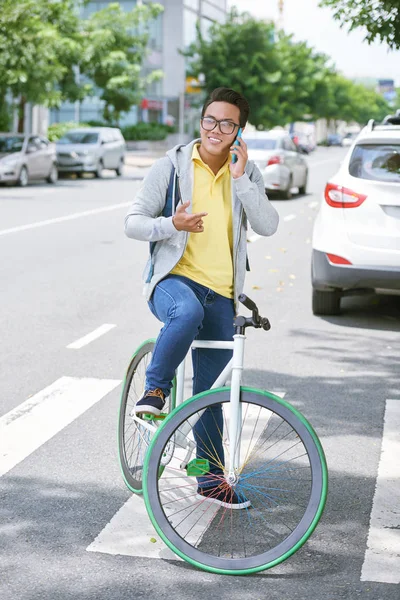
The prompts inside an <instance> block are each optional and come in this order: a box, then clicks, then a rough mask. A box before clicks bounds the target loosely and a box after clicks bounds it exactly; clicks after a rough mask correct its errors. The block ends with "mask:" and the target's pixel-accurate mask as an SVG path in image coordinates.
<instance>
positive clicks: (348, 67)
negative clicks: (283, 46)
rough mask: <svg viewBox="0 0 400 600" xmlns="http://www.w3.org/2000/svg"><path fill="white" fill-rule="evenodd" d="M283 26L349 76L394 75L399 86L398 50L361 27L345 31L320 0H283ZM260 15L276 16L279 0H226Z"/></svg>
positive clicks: (297, 39)
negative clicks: (367, 35) (373, 38)
mask: <svg viewBox="0 0 400 600" xmlns="http://www.w3.org/2000/svg"><path fill="white" fill-rule="evenodd" d="M284 2H285V4H284V14H283V20H284V30H285V31H286V33H293V34H294V39H295V40H296V41H307V42H308V44H309V45H310V46H312V47H313V48H315V50H317V51H318V52H323V53H324V54H327V55H328V56H330V57H331V59H332V61H333V63H334V64H335V65H336V68H337V70H338V71H340V72H341V73H343V75H345V76H346V77H349V78H350V79H352V78H354V77H374V78H377V79H394V80H395V82H396V85H397V86H400V51H396V52H391V51H389V49H388V46H387V45H385V44H379V43H374V44H370V45H369V44H367V42H364V41H363V39H364V37H365V36H364V34H363V30H361V29H358V30H355V31H352V32H351V33H348V32H347V31H346V29H345V28H342V29H341V28H340V26H339V23H338V22H337V21H334V20H333V17H332V14H333V12H332V9H330V8H319V7H318V3H319V0H284ZM231 6H236V7H237V8H238V9H239V10H240V11H241V12H249V13H251V15H252V16H254V17H256V18H260V19H273V20H275V19H277V18H278V0H228V7H231Z"/></svg>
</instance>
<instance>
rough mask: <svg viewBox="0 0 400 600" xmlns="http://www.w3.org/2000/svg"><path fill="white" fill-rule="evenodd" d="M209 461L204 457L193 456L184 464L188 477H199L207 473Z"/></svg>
mask: <svg viewBox="0 0 400 600" xmlns="http://www.w3.org/2000/svg"><path fill="white" fill-rule="evenodd" d="M209 471H210V463H209V461H208V460H207V459H206V458H194V459H193V460H191V461H190V463H188V464H187V465H186V473H187V475H188V477H199V476H201V475H205V473H209Z"/></svg>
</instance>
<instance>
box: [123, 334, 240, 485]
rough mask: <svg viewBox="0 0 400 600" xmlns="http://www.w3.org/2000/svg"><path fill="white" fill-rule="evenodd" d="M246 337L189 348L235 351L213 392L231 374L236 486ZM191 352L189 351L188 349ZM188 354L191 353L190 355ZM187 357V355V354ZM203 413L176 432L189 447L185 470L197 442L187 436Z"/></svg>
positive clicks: (180, 384) (179, 376)
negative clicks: (241, 387) (241, 386)
mask: <svg viewBox="0 0 400 600" xmlns="http://www.w3.org/2000/svg"><path fill="white" fill-rule="evenodd" d="M245 340H246V336H245V335H242V334H235V335H234V336H233V342H224V341H211V340H210V341H208V340H197V341H194V342H193V343H192V345H191V348H190V349H193V348H207V349H211V350H233V356H232V358H231V360H230V361H229V362H228V364H227V365H226V367H225V368H224V370H223V371H222V373H221V374H220V375H219V376H218V377H217V379H216V380H215V382H214V383H213V385H212V386H211V388H210V389H215V388H219V387H224V386H225V384H226V382H227V380H228V379H229V375H230V374H232V375H231V393H230V423H229V465H228V478H227V479H228V482H229V483H231V484H233V483H235V482H236V480H237V471H238V468H239V464H240V434H241V422H242V416H241V406H240V385H241V381H242V371H243V362H244V344H245ZM189 351H190V350H189ZM188 354H189V352H188ZM187 356H188V355H187ZM187 356H186V357H185V358H184V360H183V361H182V363H181V364H180V365H179V367H178V369H177V372H176V407H178V406H179V405H180V404H182V403H183V402H184V383H185V363H186V359H187ZM203 412H204V410H203V411H200V412H199V413H198V414H196V415H194V416H192V417H190V418H189V419H188V421H187V423H186V425H184V426H181V427H180V428H179V430H178V431H177V432H176V433H175V436H176V441H177V442H178V443H179V444H180V446H181V447H187V449H188V450H187V454H186V457H185V459H184V460H183V461H182V463H181V469H184V468H186V466H187V464H188V463H189V461H190V458H191V455H192V453H193V452H194V450H195V448H196V444H195V442H194V441H192V440H189V439H188V437H187V436H188V433H189V431H190V430H191V429H193V427H194V426H195V424H196V423H197V421H198V420H199V419H200V418H201V416H202V414H203ZM132 418H133V420H134V421H136V422H137V423H140V425H141V426H142V427H145V428H146V429H148V430H149V431H151V432H152V433H155V432H156V431H157V427H156V426H155V425H154V424H152V423H151V422H148V421H144V420H142V419H140V418H139V417H137V416H135V415H132Z"/></svg>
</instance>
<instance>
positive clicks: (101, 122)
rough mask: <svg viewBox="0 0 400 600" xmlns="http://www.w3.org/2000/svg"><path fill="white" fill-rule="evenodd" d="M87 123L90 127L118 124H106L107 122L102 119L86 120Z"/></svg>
mask: <svg viewBox="0 0 400 600" xmlns="http://www.w3.org/2000/svg"><path fill="white" fill-rule="evenodd" d="M87 124H88V125H90V127H118V125H108V124H107V123H104V121H95V120H94V121H87Z"/></svg>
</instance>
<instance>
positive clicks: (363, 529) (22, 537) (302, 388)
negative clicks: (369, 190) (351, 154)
mask: <svg viewBox="0 0 400 600" xmlns="http://www.w3.org/2000/svg"><path fill="white" fill-rule="evenodd" d="M344 152H345V150H344V149H337V148H327V149H318V151H316V152H315V153H314V154H312V155H311V156H310V157H309V159H308V160H309V165H310V180H309V191H308V194H307V195H306V196H301V197H300V196H294V198H293V199H292V200H290V201H282V200H278V199H276V200H273V202H274V204H275V206H276V207H277V210H278V211H279V214H280V227H279V231H278V232H277V233H276V234H275V235H274V236H273V237H271V238H257V239H256V237H255V236H254V237H253V235H252V234H251V233H250V234H249V240H251V241H249V258H250V264H251V272H250V274H249V275H248V278H247V284H246V290H245V291H246V292H247V294H248V295H249V296H250V297H252V298H253V299H254V300H255V301H256V302H257V303H258V305H259V308H260V312H261V314H263V315H264V316H268V317H269V319H270V321H271V323H272V329H271V331H270V332H268V333H264V332H259V331H252V332H250V334H249V342H248V345H247V353H246V357H247V360H246V363H247V366H248V368H247V370H246V372H245V383H246V384H251V385H253V386H254V387H262V388H265V389H269V390H274V391H281V392H282V393H284V394H285V399H286V400H288V401H289V402H291V403H293V404H294V405H295V406H296V407H298V408H299V409H300V410H301V411H302V412H303V413H304V414H305V416H306V417H307V418H308V419H309V420H310V421H311V423H312V424H313V425H314V427H315V429H316V430H317V432H318V434H319V436H320V438H321V441H322V443H323V446H324V448H325V452H326V456H327V461H328V466H329V474H330V490H329V497H328V502H327V506H326V510H325V512H324V515H323V518H322V520H321V522H320V524H319V526H318V527H317V529H316V531H315V532H314V534H313V536H312V537H311V539H310V540H309V542H308V543H307V544H306V545H305V546H304V547H303V548H301V549H300V550H299V551H298V552H297V553H296V554H295V555H294V556H293V557H291V558H290V559H289V560H288V561H286V562H285V563H283V564H282V565H279V566H278V567H275V568H274V569H271V570H270V571H267V572H264V573H262V574H258V575H254V576H247V577H238V576H230V577H228V576H221V575H213V574H210V573H205V572H202V571H199V570H196V569H195V568H194V567H192V566H190V565H188V564H186V563H183V562H178V561H173V560H172V561H171V560H163V559H160V558H144V557H143V556H132V555H127V554H123V553H122V554H118V555H112V554H109V553H100V552H88V551H87V548H88V547H89V546H90V545H91V544H92V542H93V541H94V540H95V539H96V538H97V536H99V534H101V532H102V531H103V530H104V528H105V527H106V526H107V524H108V523H109V522H110V520H111V519H113V517H114V516H115V515H116V513H117V512H118V511H119V510H120V509H121V507H122V506H123V505H124V504H125V503H126V502H127V500H128V499H129V498H130V496H131V494H130V493H129V492H128V491H127V489H126V488H125V487H124V484H123V481H122V478H121V475H120V472H119V466H118V460H117V448H116V423H117V413H118V402H119V394H120V390H121V388H120V385H119V382H120V381H121V380H122V379H123V376H124V372H125V368H126V366H127V364H128V361H129V358H130V355H131V354H132V352H133V350H134V349H135V347H136V346H138V345H139V343H140V342H141V341H142V340H143V339H146V338H148V337H151V336H153V335H156V333H157V331H158V323H157V321H156V320H155V318H154V317H153V316H152V315H151V313H150V312H149V310H148V308H147V306H146V303H145V301H144V299H143V296H142V285H141V278H140V276H141V272H142V269H143V267H144V264H145V261H146V257H147V252H148V246H147V244H145V243H141V242H136V241H132V240H129V239H127V238H126V237H125V236H124V233H123V221H124V216H125V213H126V211H127V207H128V205H129V203H130V202H131V201H132V200H133V198H134V196H135V192H136V191H137V189H138V186H139V185H140V181H139V179H140V177H142V176H143V174H144V173H145V171H146V170H145V169H133V168H130V169H128V170H127V172H126V175H125V176H124V177H123V178H122V179H116V178H114V177H113V175H111V174H110V175H109V176H107V177H106V178H105V179H103V180H92V179H90V178H87V179H81V180H73V179H63V180H61V181H60V182H59V184H58V185H57V186H54V187H51V186H49V185H48V184H41V183H39V184H34V185H32V186H29V187H28V188H25V189H18V188H0V256H1V261H0V290H1V311H0V332H1V344H0V363H1V372H0V416H2V415H3V416H5V415H11V417H10V419H9V421H10V420H14V421H15V426H16V429H15V432H16V433H15V435H13V437H12V440H11V442H12V444H13V447H14V446H15V448H14V450H13V451H15V452H16V455H18V452H19V451H20V460H19V461H17V462H16V463H15V465H14V466H13V467H12V468H10V469H9V470H8V471H7V472H6V473H4V475H3V476H1V474H0V498H1V504H0V552H1V554H0V573H1V577H0V597H1V598H2V600H19V599H21V600H22V599H23V600H58V599H60V600H61V599H62V600H67V599H68V600H75V599H76V600H89V599H90V600H92V599H93V600H99V599H103V598H104V599H113V600H126V599H127V598H149V599H152V598H159V599H164V598H174V600H185V599H186V598H190V597H193V598H196V599H201V600H203V599H207V600H209V599H210V598H213V597H214V596H215V595H216V594H217V595H218V597H220V598H223V599H225V598H235V599H236V598H240V599H242V598H243V599H246V600H250V599H251V600H261V599H264V598H268V599H273V600H275V599H276V600H286V599H287V600H289V599H290V600H292V599H298V600H303V599H304V600H305V599H309V598H315V599H317V600H336V599H342V598H346V599H353V598H363V599H365V598H370V599H371V600H398V598H399V586H398V585H397V584H396V583H390V582H388V581H387V580H385V581H384V582H376V581H371V580H368V579H367V580H365V577H364V578H363V579H364V580H361V576H362V570H363V564H364V559H365V553H366V549H367V537H368V533H369V524H370V518H371V510H372V505H373V498H374V492H375V486H376V485H377V477H378V465H379V460H380V453H381V444H382V439H383V430H384V413H385V406H386V401H387V400H388V399H395V400H400V389H399V373H400V360H399V349H398V348H399V331H400V302H399V299H398V298H397V297H394V296H379V297H375V296H367V297H363V298H357V297H352V298H348V299H345V300H344V302H343V314H342V315H341V316H340V317H332V318H320V317H314V316H313V315H312V312H311V285H310V255H311V244H310V242H311V232H312V223H313V220H314V218H315V215H316V211H317V208H318V204H319V202H320V200H321V194H322V190H323V188H324V184H325V182H326V180H327V178H328V177H329V176H330V175H332V174H333V173H334V172H335V170H336V169H337V167H338V164H339V161H340V160H341V158H342V156H343V155H344ZM104 324H109V325H110V327H109V328H108V331H107V333H104V335H102V336H100V337H98V338H97V339H95V340H93V341H92V342H90V343H87V344H86V345H83V346H82V347H80V348H68V347H67V346H69V345H70V344H71V343H73V342H75V341H76V340H80V339H81V338H82V337H84V336H86V335H87V334H89V333H91V332H93V331H94V330H96V329H97V328H98V327H100V326H102V325H104ZM111 325H112V326H113V327H111ZM106 329H107V328H106ZM78 345H79V344H78ZM63 377H64V378H70V379H68V380H65V379H64V380H63V381H64V382H65V381H70V380H72V378H74V381H75V379H76V380H77V381H82V378H89V379H90V381H89V383H88V385H91V384H92V383H93V381H101V382H102V383H101V385H103V384H104V385H105V386H107V385H109V389H111V391H110V392H109V393H104V395H102V396H101V399H100V400H98V401H94V402H93V404H92V405H89V406H87V408H85V407H83V408H82V409H81V412H80V413H79V411H78V413H76V414H75V415H72V417H71V418H70V420H69V424H68V423H67V422H66V421H65V420H64V421H63V417H62V414H61V413H62V411H63V409H64V408H63V406H60V407H57V405H56V406H52V407H51V411H47V412H46V414H42V416H41V417H40V418H39V417H38V418H37V419H36V421H34V427H32V426H31V429H30V430H29V429H28V430H27V431H24V430H23V428H21V427H20V428H18V424H19V423H20V422H21V419H20V417H21V416H22V417H23V416H24V411H25V412H29V407H28V408H27V405H26V404H24V405H23V407H21V405H22V403H26V401H27V400H28V399H32V398H33V399H35V398H36V397H37V395H38V394H40V393H42V394H43V397H45V396H46V394H47V396H49V395H50V392H44V393H43V390H47V389H48V388H49V386H51V385H52V384H53V383H54V382H59V380H60V378H63ZM105 380H106V381H108V382H109V384H107V383H104V381H105ZM99 385H100V384H99ZM82 401H83V402H84V401H85V398H83V400H82ZM58 420H59V422H60V425H59V428H58V429H59V430H58V431H57V432H56V433H55V434H54V435H48V436H47V438H46V435H45V431H46V428H49V430H51V429H52V427H55V423H56V422H57V421H58ZM33 429H34V431H33ZM0 431H1V429H0ZM34 435H37V436H38V437H39V439H40V436H43V442H42V443H40V442H39V443H38V444H37V449H35V450H34V451H31V452H29V451H28V450H27V448H28V447H29V443H30V442H29V438H30V436H34ZM10 439H11V438H10ZM46 439H47V441H46ZM0 441H1V440H0ZM11 442H10V443H11ZM7 451H8V449H7V448H5V449H4V448H3V450H2V452H1V453H0V458H1V457H3V458H4V454H7ZM397 460H398V456H397ZM396 493H398V494H399V495H400V493H399V489H398V488H397V492H396ZM387 500H388V501H389V502H390V501H392V498H387ZM398 507H399V503H397V508H398ZM397 522H398V521H397ZM136 526H137V524H136V523H135V519H132V522H130V523H128V524H127V531H126V532H125V535H126V537H127V538H129V539H130V540H131V541H132V540H133V542H134V540H135V527H136ZM393 529H396V527H393ZM397 529H398V528H397ZM397 533H398V532H397ZM397 539H398V538H397ZM148 543H149V544H151V542H150V540H149V541H148ZM393 564H394V565H398V562H397V563H396V562H394V563H393ZM397 581H398V578H397Z"/></svg>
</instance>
